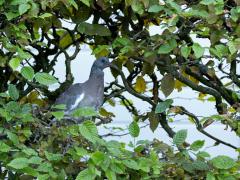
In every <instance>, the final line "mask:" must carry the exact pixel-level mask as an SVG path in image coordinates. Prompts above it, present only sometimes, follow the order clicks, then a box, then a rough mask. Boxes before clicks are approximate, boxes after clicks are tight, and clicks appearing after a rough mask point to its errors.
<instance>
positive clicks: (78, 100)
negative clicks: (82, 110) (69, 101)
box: [70, 93, 85, 111]
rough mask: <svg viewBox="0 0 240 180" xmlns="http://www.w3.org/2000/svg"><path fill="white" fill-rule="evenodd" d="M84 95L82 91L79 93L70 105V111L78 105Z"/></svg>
mask: <svg viewBox="0 0 240 180" xmlns="http://www.w3.org/2000/svg"><path fill="white" fill-rule="evenodd" d="M84 95H85V94H84V93H82V94H80V95H79V96H78V97H77V99H76V101H75V103H74V104H73V105H72V106H71V108H70V111H71V110H73V109H75V108H76V107H77V106H78V104H79V103H80V102H81V101H82V100H83V98H84Z"/></svg>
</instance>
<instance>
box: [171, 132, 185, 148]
mask: <svg viewBox="0 0 240 180" xmlns="http://www.w3.org/2000/svg"><path fill="white" fill-rule="evenodd" d="M186 138H187V130H186V129H182V130H180V131H178V132H177V133H176V134H175V135H174V137H173V143H174V144H176V145H177V146H178V145H181V144H183V143H184V142H185V140H186Z"/></svg>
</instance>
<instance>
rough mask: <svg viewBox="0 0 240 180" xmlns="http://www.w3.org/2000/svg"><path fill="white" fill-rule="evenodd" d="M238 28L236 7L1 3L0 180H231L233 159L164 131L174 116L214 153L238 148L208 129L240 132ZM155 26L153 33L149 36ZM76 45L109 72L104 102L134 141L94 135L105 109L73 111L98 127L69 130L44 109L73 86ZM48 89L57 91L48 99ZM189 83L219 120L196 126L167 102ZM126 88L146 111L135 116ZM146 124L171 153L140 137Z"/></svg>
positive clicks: (231, 0)
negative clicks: (62, 75)
mask: <svg viewBox="0 0 240 180" xmlns="http://www.w3.org/2000/svg"><path fill="white" fill-rule="evenodd" d="M239 23H240V1H239V0H191V1H189V0H176V1H172V0H162V1H158V0H125V1H124V0H111V1H110V0H97V1H95V0H54V1H52V0H0V33H1V36H0V73H1V75H0V179H4V178H8V179H34V178H38V179H39V180H42V179H66V178H67V179H75V178H76V179H79V180H82V179H86V180H89V179H104V178H107V179H112V180H114V179H159V178H162V179H164V178H165V179H169V178H173V179H205V178H207V179H208V180H214V179H239V178H240V174H239V167H240V162H239V160H233V159H231V158H230V157H227V156H224V155H222V156H217V157H215V158H211V157H210V155H209V154H208V153H207V152H205V151H203V149H202V148H203V147H204V141H203V140H197V141H195V142H193V143H191V144H189V143H188V142H186V137H187V131H186V130H184V129H183V130H180V131H178V132H175V131H174V130H173V129H172V128H171V127H170V126H169V123H170V121H174V118H172V117H175V116H176V115H179V116H187V117H189V120H190V121H191V122H192V123H194V124H195V125H196V129H197V130H198V131H199V132H200V133H202V134H204V135H206V136H207V137H209V138H211V139H213V140H214V141H215V142H216V143H215V145H218V144H223V145H226V146H228V147H231V148H233V149H235V150H236V151H238V152H239V148H238V147H236V146H234V145H233V144H231V142H225V141H223V140H222V138H221V137H215V136H213V135H211V134H209V133H208V132H207V131H206V130H205V128H206V127H207V126H210V125H211V124H214V122H221V123H223V124H225V125H226V127H228V128H230V129H231V130H232V131H233V132H235V134H236V136H239V135H240V121H239V112H240V93H239V88H240V80H239V78H240V71H239V70H240V65H239V64H240V63H239V62H240V51H239V49H240V26H239ZM153 26H157V27H158V28H159V29H161V30H162V31H161V33H158V34H155V35H151V34H150V32H149V29H150V28H151V27H153ZM194 37H197V38H203V39H205V41H207V42H209V46H208V47H205V45H203V44H200V43H199V42H197V41H195V40H194V39H196V38H194ZM84 44H85V45H88V46H89V47H90V48H91V49H92V52H93V54H94V55H95V56H96V57H100V56H108V57H110V58H112V59H113V64H115V66H117V68H113V69H112V70H111V72H112V75H113V76H114V77H115V78H116V81H113V82H111V83H110V85H109V86H108V87H106V88H105V94H106V96H105V103H108V104H110V105H112V106H115V105H118V104H116V103H115V100H116V99H120V101H121V105H124V106H125V107H126V108H127V110H128V111H129V113H131V114H132V115H133V117H134V118H133V121H132V123H131V124H130V125H129V128H128V131H129V134H130V135H131V136H132V138H133V139H132V142H130V144H125V143H121V142H117V141H106V140H104V139H103V138H101V137H100V136H99V135H98V131H97V126H96V125H99V124H102V123H109V122H110V121H109V119H111V118H112V117H113V116H114V114H112V113H111V112H108V111H107V110H106V109H103V108H102V109H101V110H100V112H99V114H96V112H94V111H92V110H91V109H79V110H78V111H77V112H75V114H74V115H75V116H89V117H92V116H94V117H96V116H97V118H98V119H99V121H98V123H97V124H94V123H93V121H85V122H84V123H82V124H72V125H69V124H68V125H66V124H64V123H61V122H63V120H62V119H63V116H64V114H63V109H64V106H58V107H55V109H56V108H57V109H59V111H56V110H55V111H53V110H52V109H53V108H51V104H52V102H54V100H55V99H56V97H57V96H58V95H59V94H60V93H61V92H63V91H64V90H65V89H66V88H68V87H69V86H70V85H71V84H72V82H73V78H74V77H73V75H72V71H71V62H72V61H73V60H76V57H77V55H78V54H79V53H81V47H82V46H81V45H84ZM70 48H71V49H73V50H74V52H73V53H69V51H68V50H69V49H70ZM60 55H63V56H64V60H65V68H66V79H65V81H64V82H61V83H60V82H59V81H58V79H57V78H58V77H55V76H54V74H55V71H54V66H55V64H56V62H57V61H58V60H59V56H60ZM123 69H124V70H125V71H124V72H123V71H122V70H123ZM117 79H121V80H122V82H123V83H120V82H119V81H118V80H117ZM149 79H150V80H149ZM54 83H59V85H60V86H59V88H57V89H56V90H54V91H50V90H49V85H52V84H54ZM187 87H188V88H191V89H192V90H193V91H196V92H198V93H199V100H202V101H211V102H215V107H216V110H217V114H215V115H213V116H210V117H204V118H199V116H198V115H197V114H193V113H192V112H190V110H188V109H186V108H185V107H182V106H179V105H177V104H175V103H174V101H173V100H172V99H167V97H168V96H169V95H170V94H171V93H172V91H173V90H174V89H176V90H178V91H179V93H181V91H182V90H183V89H184V88H187ZM124 92H127V93H129V94H131V95H133V96H135V97H136V98H138V99H140V100H142V101H144V102H146V103H148V104H149V106H150V107H151V108H150V110H149V109H148V110H146V112H139V111H138V107H137V106H136V105H135V104H134V103H132V101H131V100H129V99H127V98H126V97H125V96H124V94H123V93H124ZM160 97H165V98H160ZM53 117H55V118H56V119H58V120H59V121H57V122H53V121H52V119H53ZM142 121H144V122H149V127H150V128H151V130H152V131H155V130H156V129H157V128H159V127H160V126H161V127H162V128H163V130H165V131H166V132H167V134H168V135H169V137H171V138H172V139H173V146H169V145H167V144H165V143H163V142H162V141H160V139H155V140H153V141H147V140H142V141H136V137H138V135H139V133H141V132H140V128H139V125H138V123H139V122H142Z"/></svg>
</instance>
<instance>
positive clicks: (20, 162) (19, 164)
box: [8, 158, 29, 169]
mask: <svg viewBox="0 0 240 180" xmlns="http://www.w3.org/2000/svg"><path fill="white" fill-rule="evenodd" d="M28 165H29V163H28V159H27V158H16V159H13V160H12V161H11V162H10V163H8V166H10V167H13V168H14V169H23V168H26V167H28Z"/></svg>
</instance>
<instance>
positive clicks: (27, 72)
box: [21, 66, 34, 81]
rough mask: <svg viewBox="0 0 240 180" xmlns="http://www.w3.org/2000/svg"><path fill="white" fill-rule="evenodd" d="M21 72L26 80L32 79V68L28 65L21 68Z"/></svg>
mask: <svg viewBox="0 0 240 180" xmlns="http://www.w3.org/2000/svg"><path fill="white" fill-rule="evenodd" d="M21 74H22V76H23V77H24V78H26V79H27V80H30V81H32V80H33V76H34V70H33V68H32V67H30V66H25V67H23V68H22V69H21Z"/></svg>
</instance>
